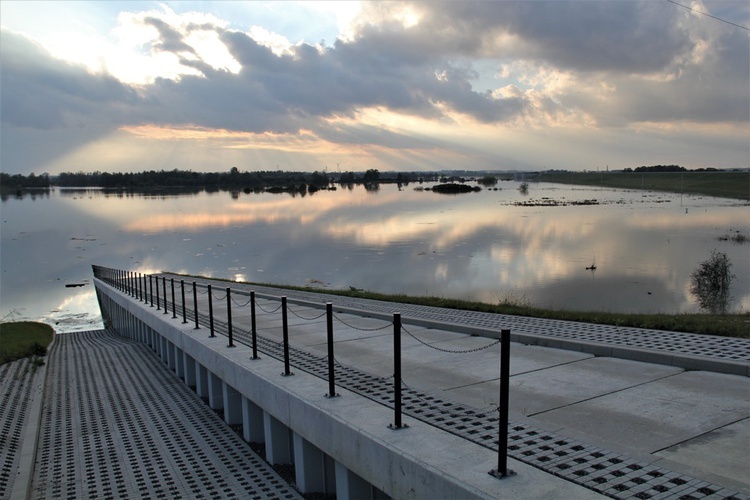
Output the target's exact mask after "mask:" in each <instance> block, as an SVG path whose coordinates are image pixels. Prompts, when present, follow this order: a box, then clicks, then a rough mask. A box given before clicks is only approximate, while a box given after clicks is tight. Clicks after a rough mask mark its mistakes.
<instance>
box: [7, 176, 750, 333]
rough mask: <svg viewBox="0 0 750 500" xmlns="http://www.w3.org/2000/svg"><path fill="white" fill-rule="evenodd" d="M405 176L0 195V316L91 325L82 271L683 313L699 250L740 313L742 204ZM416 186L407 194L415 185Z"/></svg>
mask: <svg viewBox="0 0 750 500" xmlns="http://www.w3.org/2000/svg"><path fill="white" fill-rule="evenodd" d="M429 187H431V186H429V185H418V184H410V185H408V186H402V188H401V189H399V188H398V187H397V186H395V185H382V186H381V187H380V189H379V190H377V191H366V190H365V189H364V188H362V187H354V188H353V189H351V190H350V189H342V188H339V189H338V190H336V191H320V192H317V193H315V194H312V195H307V196H296V197H292V196H290V195H288V194H269V193H265V194H253V193H250V194H245V193H243V192H235V193H230V192H215V193H206V192H199V193H191V194H175V195H158V196H155V195H147V194H123V193H107V192H104V191H101V190H60V189H57V190H53V191H51V192H50V193H49V195H37V196H30V195H26V196H24V197H22V198H17V197H10V198H8V199H5V200H4V201H3V202H2V227H1V232H0V259H1V262H0V264H1V265H2V282H1V287H2V288H1V289H0V313H1V314H0V317H3V318H4V319H6V320H8V319H21V318H27V319H42V320H45V321H48V322H50V323H52V324H57V328H58V330H61V331H68V330H75V329H87V328H91V327H96V326H97V325H99V324H100V323H99V322H100V319H99V314H98V306H97V304H96V299H95V296H94V291H93V286H92V285H91V279H92V275H91V265H92V264H99V265H103V266H108V267H116V268H122V269H128V270H132V271H138V272H145V273H149V272H155V271H162V270H164V271H174V272H184V273H191V274H202V275H207V276H212V277H220V278H229V279H234V280H246V281H256V282H263V283H276V284H289V285H299V286H305V285H307V286H313V287H316V288H322V289H336V288H346V289H348V288H349V287H354V288H358V289H366V290H370V291H377V292H384V293H405V294H411V295H434V296H443V297H455V298H462V299H468V300H481V301H486V302H498V301H502V300H510V301H517V302H524V303H529V304H532V305H536V306H540V307H547V308H562V309H585V310H605V311H617V312H664V313H677V312H697V311H698V305H697V302H696V300H695V298H694V297H692V296H691V294H690V291H689V279H690V274H691V272H692V271H693V270H694V269H695V268H696V267H697V266H699V264H700V263H701V262H702V261H705V260H706V259H708V258H709V257H710V255H711V252H712V251H713V250H717V251H720V252H724V253H726V254H727V256H728V257H729V259H730V260H731V262H732V264H733V267H732V272H733V274H734V275H735V276H736V278H735V280H734V281H733V284H732V289H731V295H732V296H733V300H732V302H731V305H730V309H731V310H732V311H737V310H745V311H746V310H748V309H750V244H748V243H747V242H742V239H741V238H740V237H738V236H737V235H744V236H745V237H748V236H750V207H748V205H747V204H746V203H744V202H741V201H736V200H730V199H721V198H711V197H705V196H682V195H680V194H670V193H659V192H652V191H643V190H617V189H607V188H591V187H574V186H564V185H560V184H552V183H531V184H530V185H529V187H528V192H527V193H526V194H523V193H521V192H520V191H519V189H518V184H517V183H515V182H501V183H500V184H498V187H497V189H483V190H482V191H480V192H472V193H465V194H459V195H444V194H439V193H436V192H433V191H431V190H429V189H427V188H429ZM415 188H416V189H415Z"/></svg>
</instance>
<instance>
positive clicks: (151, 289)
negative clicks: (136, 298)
mask: <svg viewBox="0 0 750 500" xmlns="http://www.w3.org/2000/svg"><path fill="white" fill-rule="evenodd" d="M156 288H157V289H158V288H159V287H158V286H157V287H156ZM148 290H149V295H150V296H151V307H154V276H153V275H152V274H149V275H148ZM157 302H158V300H157Z"/></svg>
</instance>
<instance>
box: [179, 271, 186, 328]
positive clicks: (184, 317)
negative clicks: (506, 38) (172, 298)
mask: <svg viewBox="0 0 750 500" xmlns="http://www.w3.org/2000/svg"><path fill="white" fill-rule="evenodd" d="M180 293H181V294H182V322H183V323H187V309H186V308H185V280H180Z"/></svg>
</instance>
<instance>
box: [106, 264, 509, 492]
mask: <svg viewBox="0 0 750 500" xmlns="http://www.w3.org/2000/svg"><path fill="white" fill-rule="evenodd" d="M93 270H94V276H95V277H96V278H98V279H99V280H101V281H103V282H104V283H107V284H108V285H110V286H112V287H113V288H115V289H116V290H119V291H121V292H123V293H125V294H127V295H129V296H131V297H133V298H134V299H136V300H138V301H140V302H144V303H146V304H147V305H149V307H154V303H155V304H156V310H161V311H163V314H168V311H169V308H170V306H171V309H172V318H173V319H177V318H178V311H179V312H180V313H181V315H182V323H183V324H187V323H188V321H187V314H188V311H189V310H190V309H192V315H193V318H192V319H193V321H194V324H195V327H194V330H200V325H201V324H203V325H204V326H208V327H209V338H214V337H216V333H217V330H224V331H223V332H220V333H222V335H225V336H226V337H227V338H228V345H227V347H230V348H232V347H235V344H234V341H235V338H234V336H235V335H234V330H235V328H234V325H233V320H232V313H233V305H234V308H235V309H238V310H239V309H244V308H246V307H249V308H250V330H249V336H250V339H247V338H246V337H247V334H246V332H245V331H242V335H241V338H239V339H238V341H239V342H240V343H243V344H246V345H247V340H249V345H250V346H251V347H252V358H251V359H259V358H258V330H257V325H256V319H257V318H256V308H257V309H259V310H260V311H262V312H263V313H265V314H267V315H273V314H276V313H278V312H279V311H281V323H282V342H281V348H282V351H283V355H282V358H283V363H284V371H283V373H282V374H281V375H283V376H291V375H294V373H293V372H292V371H291V366H292V360H291V358H290V356H291V350H290V342H289V322H288V313H291V314H292V315H294V316H295V317H296V318H299V319H301V320H303V321H311V322H312V321H318V320H319V319H320V318H322V317H324V316H325V317H326V341H327V355H326V356H325V357H324V358H322V359H319V361H321V362H326V363H327V379H328V393H327V394H326V397H336V396H338V394H337V393H336V383H335V375H336V370H335V365H339V367H341V368H344V365H342V364H341V363H339V362H338V361H337V360H336V358H335V355H334V336H333V331H334V328H333V323H334V319H335V320H336V321H338V322H339V323H341V324H342V325H344V326H346V327H347V328H351V329H354V330H358V331H364V332H376V331H382V330H386V329H388V328H391V327H392V329H393V375H392V376H390V377H387V378H385V379H383V380H382V381H383V382H386V381H388V380H390V379H391V378H392V379H393V408H394V421H393V423H392V424H389V425H388V427H389V428H391V429H394V430H398V429H405V428H408V425H406V424H404V422H403V420H402V390H403V389H404V388H406V389H407V391H408V392H409V394H408V398H410V399H414V398H416V399H418V400H421V399H420V398H419V397H418V396H417V395H416V394H417V393H416V391H413V390H410V388H409V387H408V386H406V384H405V383H404V381H403V378H402V374H401V356H402V349H401V336H402V333H406V334H407V335H408V336H409V337H411V338H412V339H414V340H415V341H416V342H418V343H419V344H420V345H422V346H425V347H428V348H430V349H434V350H436V351H440V352H444V353H449V354H470V353H475V352H479V351H483V350H486V349H489V348H491V347H494V346H497V345H498V344H500V345H501V348H500V352H501V361H500V365H501V376H500V400H499V404H498V405H497V406H496V407H492V408H491V409H490V410H489V411H476V412H473V411H472V412H471V413H469V412H466V414H465V415H463V414H462V415H458V417H457V418H484V417H486V416H487V415H490V414H491V413H493V412H498V413H499V427H500V429H499V438H498V465H497V469H493V470H492V471H490V473H491V474H492V475H494V476H496V477H498V478H502V477H505V476H507V475H509V474H512V471H509V470H508V468H507V441H508V385H509V384H508V381H509V378H510V371H509V362H510V357H509V351H510V330H502V332H501V335H500V338H499V339H498V340H496V341H493V342H490V343H488V344H486V345H482V346H479V347H475V348H471V349H462V350H456V349H445V348H442V347H439V346H436V345H434V344H433V343H430V342H427V341H425V340H423V339H420V338H419V337H418V336H416V335H415V334H413V333H412V332H410V331H409V330H408V329H407V328H406V327H404V325H403V322H402V318H401V314H400V313H398V312H396V313H393V318H392V320H390V321H388V320H383V321H384V322H383V324H381V325H377V326H372V327H364V326H357V325H354V324H352V322H351V321H346V320H344V319H343V318H342V317H341V315H340V314H334V313H333V304H332V303H330V302H328V303H326V304H325V309H324V311H323V312H322V313H321V314H319V315H314V316H306V315H303V314H301V313H300V312H299V311H296V310H294V308H290V307H289V304H288V301H287V297H286V296H280V297H276V296H271V295H267V294H263V296H262V298H263V299H264V301H268V302H276V301H278V302H279V305H278V306H277V307H276V308H275V309H272V308H268V309H267V308H265V307H263V306H262V305H261V304H259V303H258V301H257V298H258V297H257V295H256V293H255V291H250V292H246V291H244V290H233V289H232V288H230V287H227V288H226V289H225V293H218V294H217V292H216V291H215V290H214V289H212V286H211V284H202V283H197V282H195V281H193V282H192V283H189V284H188V285H187V287H186V283H185V281H184V280H182V279H181V280H180V281H179V289H180V293H179V297H180V298H179V303H178V300H177V299H176V295H177V294H176V290H175V279H174V278H169V283H170V285H169V288H170V291H171V301H170V300H169V295H168V294H167V277H166V276H161V280H162V281H161V285H162V287H161V293H160V291H159V278H160V276H158V275H147V274H142V273H136V272H132V271H123V270H118V269H111V268H105V267H100V266H93ZM186 288H188V289H189V291H190V292H191V294H192V304H191V307H188V305H187V304H186ZM199 290H204V291H201V292H199ZM154 291H155V292H156V293H154ZM199 293H200V294H201V295H205V296H206V300H205V301H204V302H205V304H206V306H207V308H208V311H207V314H206V313H205V310H204V314H203V316H202V317H201V314H200V307H199V302H198V294H199ZM240 296H242V297H246V298H247V300H245V299H240V298H239V297H240ZM214 301H216V304H215V303H214ZM222 302H224V303H225V307H224V308H225V309H226V310H225V311H223V313H224V314H223V316H224V317H225V318H226V321H222V320H220V319H219V318H217V317H216V316H217V310H216V305H217V304H221V303H222ZM304 304H305V305H307V306H310V307H314V308H317V307H321V304H313V303H304ZM363 317H364V316H363ZM217 325H219V326H221V328H219V329H217ZM240 330H241V329H240ZM262 340H263V341H264V343H273V342H274V341H271V340H270V339H268V338H263V339H262ZM271 355H272V356H273V357H275V355H274V354H271ZM346 368H347V369H352V368H351V367H346ZM316 375H318V374H316ZM318 376H319V375H318ZM425 404H426V406H427V407H428V408H429V407H432V406H434V405H430V404H429V403H428V402H427V401H425ZM434 410H435V411H445V413H448V414H450V415H451V416H455V415H453V414H451V412H450V411H448V410H441V409H440V408H437V407H435V408H434ZM454 413H455V412H454Z"/></svg>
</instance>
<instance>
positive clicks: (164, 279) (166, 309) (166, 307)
mask: <svg viewBox="0 0 750 500" xmlns="http://www.w3.org/2000/svg"><path fill="white" fill-rule="evenodd" d="M161 285H162V288H163V289H164V314H169V303H168V302H167V277H166V276H162V279H161Z"/></svg>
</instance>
